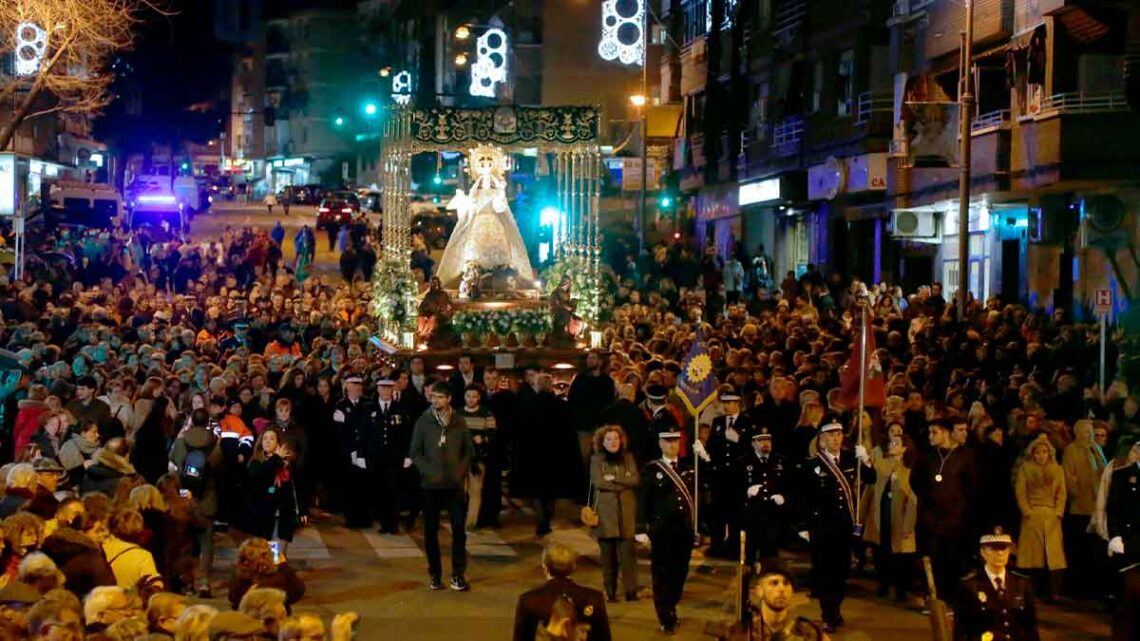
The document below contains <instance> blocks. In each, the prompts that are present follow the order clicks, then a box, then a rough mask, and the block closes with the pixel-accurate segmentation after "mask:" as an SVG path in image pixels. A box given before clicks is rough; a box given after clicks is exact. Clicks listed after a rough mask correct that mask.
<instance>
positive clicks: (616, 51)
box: [598, 0, 646, 65]
mask: <svg viewBox="0 0 1140 641" xmlns="http://www.w3.org/2000/svg"><path fill="white" fill-rule="evenodd" d="M645 1H646V0H606V1H605V2H603V3H602V41H601V42H599V43H598V55H599V56H601V57H602V59H603V60H618V61H620V62H621V63H622V64H623V65H640V64H641V60H642V58H643V57H644V56H645V33H644V24H645ZM619 3H620V4H619Z"/></svg>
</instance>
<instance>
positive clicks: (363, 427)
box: [333, 396, 372, 462]
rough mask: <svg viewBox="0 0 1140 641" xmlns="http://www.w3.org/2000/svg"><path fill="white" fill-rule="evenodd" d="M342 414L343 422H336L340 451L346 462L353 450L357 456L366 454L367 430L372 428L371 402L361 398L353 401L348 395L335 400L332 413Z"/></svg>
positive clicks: (365, 455)
mask: <svg viewBox="0 0 1140 641" xmlns="http://www.w3.org/2000/svg"><path fill="white" fill-rule="evenodd" d="M338 410H339V411H340V412H341V413H342V414H344V422H336V423H335V425H336V426H337V428H338V431H339V434H340V453H341V456H342V458H343V459H344V460H345V461H346V462H347V461H348V459H349V457H350V456H351V455H352V453H353V452H356V456H358V457H367V456H368V443H369V432H370V431H371V430H372V404H371V403H369V402H368V401H366V400H364V399H363V398H360V399H358V400H357V401H356V402H355V403H353V402H352V401H350V400H349V399H348V397H347V396H346V397H344V398H342V399H340V400H339V401H337V403H336V405H335V406H334V408H333V414H334V415H335V414H336V412H337V411H338Z"/></svg>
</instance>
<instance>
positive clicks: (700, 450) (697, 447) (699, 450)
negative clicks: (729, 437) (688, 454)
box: [693, 441, 712, 463]
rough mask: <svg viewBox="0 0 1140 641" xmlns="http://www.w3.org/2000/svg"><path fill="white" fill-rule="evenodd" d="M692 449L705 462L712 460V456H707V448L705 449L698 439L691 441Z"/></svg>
mask: <svg viewBox="0 0 1140 641" xmlns="http://www.w3.org/2000/svg"><path fill="white" fill-rule="evenodd" d="M693 451H694V452H696V454H697V456H699V457H701V460H702V461H704V462H705V463H708V462H709V461H712V457H710V456H709V453H708V450H706V449H705V444H704V443H702V442H700V441H697V442H696V443H693Z"/></svg>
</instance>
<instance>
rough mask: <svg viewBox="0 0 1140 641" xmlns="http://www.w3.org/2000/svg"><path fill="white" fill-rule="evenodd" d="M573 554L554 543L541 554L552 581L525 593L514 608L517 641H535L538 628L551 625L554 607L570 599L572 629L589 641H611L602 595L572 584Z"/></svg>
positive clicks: (544, 566) (574, 557) (543, 566)
mask: <svg viewBox="0 0 1140 641" xmlns="http://www.w3.org/2000/svg"><path fill="white" fill-rule="evenodd" d="M577 561H578V559H577V555H576V554H574V550H571V549H570V548H569V547H567V546H565V545H563V544H561V543H551V544H550V545H548V546H546V550H545V551H543V553H542V569H543V570H545V572H546V576H547V578H548V579H549V580H548V581H547V582H546V583H544V584H543V585H541V586H540V587H537V588H535V589H533V590H530V591H528V592H525V593H523V595H522V596H520V597H519V602H518V605H517V606H516V607H515V632H514V636H513V637H512V638H513V639H514V641H532V640H533V639H534V638H535V633H536V631H537V630H538V627H539V626H540V625H541V626H545V625H547V624H549V623H550V619H551V613H552V611H554V610H555V605H556V604H557V603H559V601H560V600H562V599H568V600H569V601H570V603H569V604H567V605H571V606H572V607H571V608H570V609H571V611H572V614H573V621H572V623H573V625H574V626H575V627H576V629H577V630H578V631H579V636H578V637H577V638H582V637H581V636H580V633H581V628H582V627H583V626H589V627H588V628H587V630H586V636H585V638H586V639H587V641H610V619H609V616H608V615H607V614H606V603H605V599H604V598H603V597H602V593H601V592H599V591H597V590H594V589H591V588H587V587H584V586H581V585H578V584H577V583H575V582H574V581H572V580H570V575H571V574H572V573H573V572H574V568H575V567H576V566H577Z"/></svg>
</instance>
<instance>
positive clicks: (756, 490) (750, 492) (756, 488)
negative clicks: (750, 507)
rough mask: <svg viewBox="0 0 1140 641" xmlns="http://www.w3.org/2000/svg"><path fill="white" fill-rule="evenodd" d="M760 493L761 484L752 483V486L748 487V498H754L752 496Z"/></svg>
mask: <svg viewBox="0 0 1140 641" xmlns="http://www.w3.org/2000/svg"><path fill="white" fill-rule="evenodd" d="M759 493H760V486H759V485H752V486H749V488H748V498H752V497H754V496H756V495H757V494H759Z"/></svg>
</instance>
